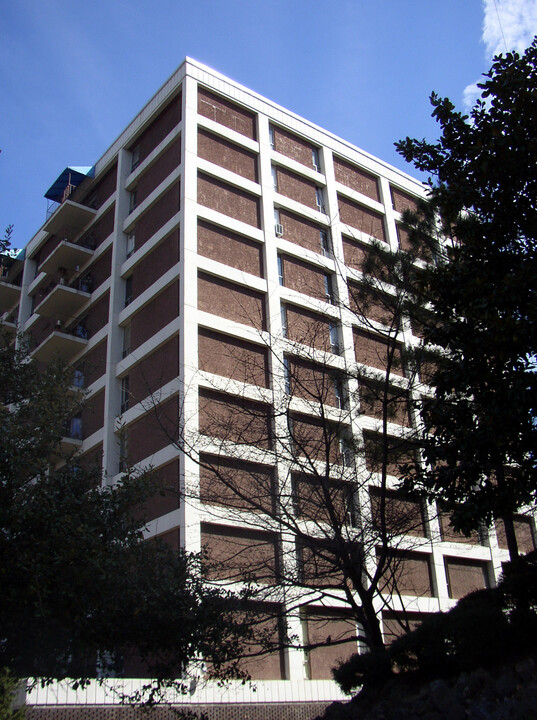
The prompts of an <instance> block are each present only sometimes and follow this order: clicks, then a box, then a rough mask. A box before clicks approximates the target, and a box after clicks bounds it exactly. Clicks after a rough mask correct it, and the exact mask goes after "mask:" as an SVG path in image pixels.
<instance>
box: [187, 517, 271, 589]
mask: <svg viewBox="0 0 537 720" xmlns="http://www.w3.org/2000/svg"><path fill="white" fill-rule="evenodd" d="M277 540H278V538H277V536H276V535H274V534H271V533H265V532H258V531H256V530H248V529H240V528H230V527H224V526H220V525H205V524H202V526H201V545H202V547H203V548H204V549H205V550H206V552H207V558H206V562H205V572H206V576H207V577H208V578H209V579H210V580H231V581H235V582H241V581H244V580H253V581H255V582H261V583H267V582H270V583H273V582H275V581H276V579H277V577H278V542H277Z"/></svg>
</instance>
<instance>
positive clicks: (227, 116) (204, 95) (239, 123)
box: [198, 86, 257, 140]
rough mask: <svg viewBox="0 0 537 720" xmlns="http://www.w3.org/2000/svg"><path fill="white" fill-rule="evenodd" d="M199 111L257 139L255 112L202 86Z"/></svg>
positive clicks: (231, 128) (199, 91)
mask: <svg viewBox="0 0 537 720" xmlns="http://www.w3.org/2000/svg"><path fill="white" fill-rule="evenodd" d="M198 112H199V114H200V115H203V116H204V117H207V118H209V119H210V120H214V121H215V122H217V123H220V125H224V126H225V127H227V128H230V130H235V132H238V133H240V134H241V135H246V137H249V138H250V139H251V140H256V139H257V133H256V118H255V115H254V113H252V112H249V111H248V110H246V109H245V108H243V107H241V106H240V105H236V104H235V103H233V102H231V101H230V100H228V99H227V98H224V97H222V96H221V95H217V94H216V93H213V92H211V91H210V90H207V89H206V88H204V87H201V86H200V87H199V88H198Z"/></svg>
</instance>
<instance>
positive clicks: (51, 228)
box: [43, 200, 97, 235]
mask: <svg viewBox="0 0 537 720" xmlns="http://www.w3.org/2000/svg"><path fill="white" fill-rule="evenodd" d="M96 213H97V210H94V209H93V208H90V207H87V206H86V205H80V203H76V202H73V201H72V200H65V201H64V202H62V204H61V205H60V206H59V207H58V208H57V210H56V211H55V212H54V214H53V215H52V216H51V217H50V219H49V220H47V222H46V223H45V224H44V225H43V230H45V231H46V232H48V233H50V234H51V235H62V230H63V229H64V228H66V227H68V228H70V229H71V232H72V233H76V234H78V233H79V232H81V231H82V230H83V229H84V228H85V227H86V225H87V224H88V223H89V222H91V220H92V219H93V218H94V217H95V215H96Z"/></svg>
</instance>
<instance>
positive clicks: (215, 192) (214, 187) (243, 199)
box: [198, 173, 261, 228]
mask: <svg viewBox="0 0 537 720" xmlns="http://www.w3.org/2000/svg"><path fill="white" fill-rule="evenodd" d="M198 202H199V203H200V205H205V207H208V208H211V210H216V211H217V212H220V213H223V214H224V215H228V216H229V217H232V218H235V220H240V221H241V222H243V223H246V224H247V225H253V226H254V227H257V228H259V227H261V215H260V206H259V198H257V197H255V196H254V195H251V194H250V193H248V192H246V191H245V190H241V189H240V188H236V187H233V186H232V185H228V184H227V183H225V182H222V180H218V179H217V178H213V177H209V176H208V175H204V174H203V173H199V174H198Z"/></svg>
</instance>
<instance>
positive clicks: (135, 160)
mask: <svg viewBox="0 0 537 720" xmlns="http://www.w3.org/2000/svg"><path fill="white" fill-rule="evenodd" d="M131 155H132V161H131V172H134V170H136V168H137V167H138V165H139V164H140V146H139V145H136V147H133V148H132V150H131Z"/></svg>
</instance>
